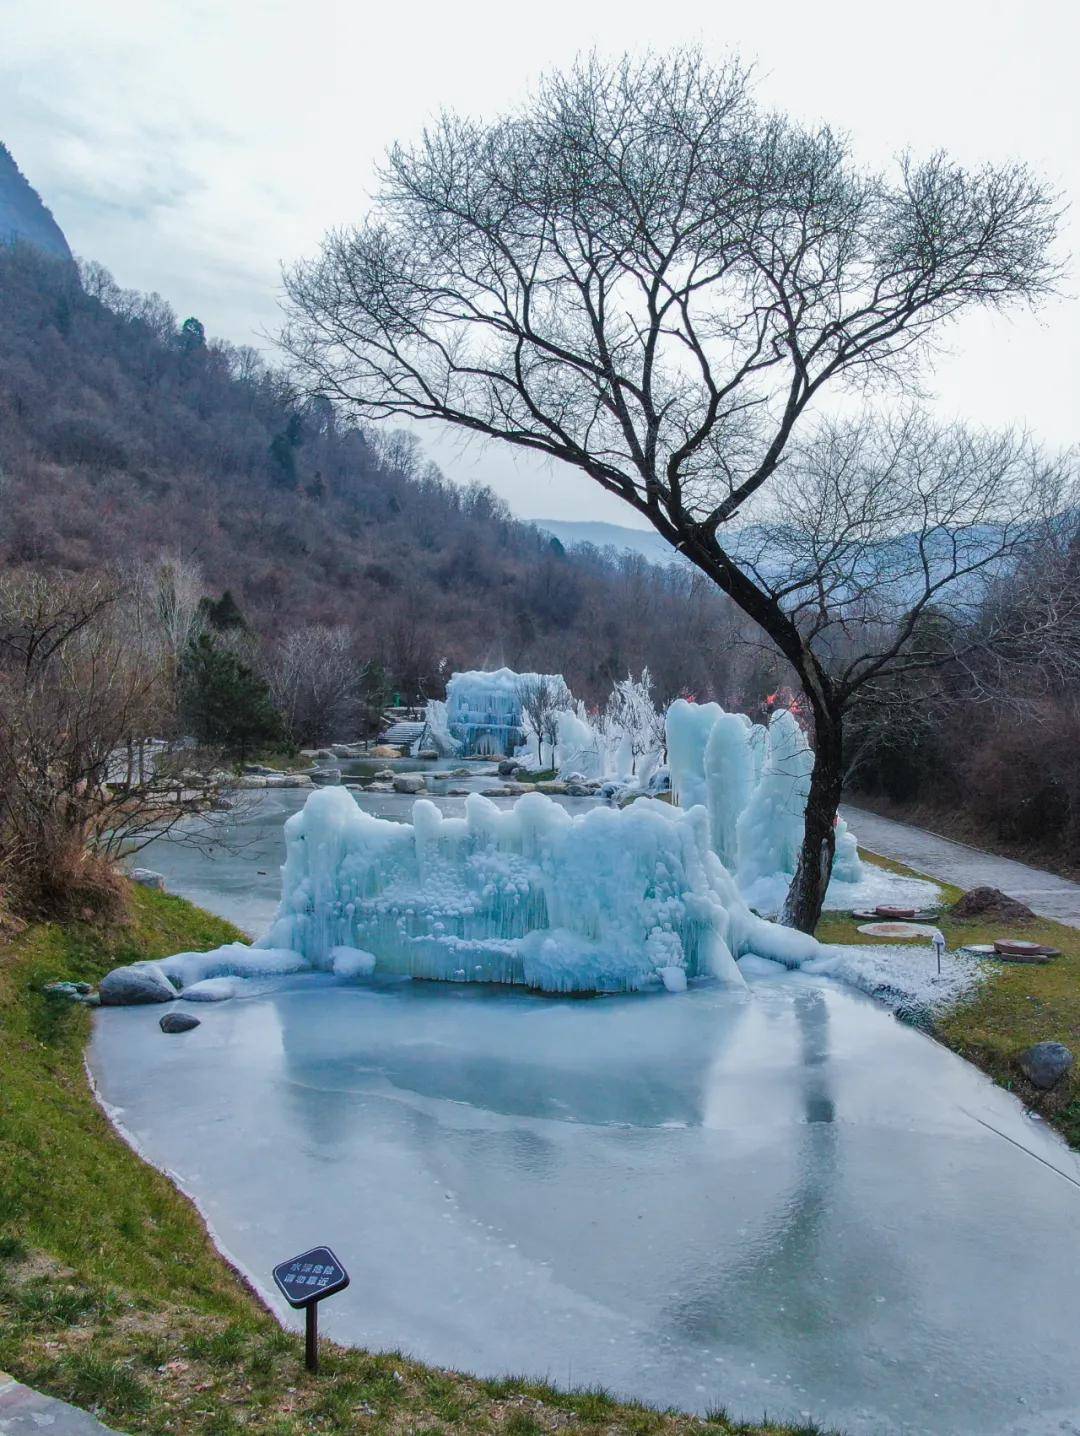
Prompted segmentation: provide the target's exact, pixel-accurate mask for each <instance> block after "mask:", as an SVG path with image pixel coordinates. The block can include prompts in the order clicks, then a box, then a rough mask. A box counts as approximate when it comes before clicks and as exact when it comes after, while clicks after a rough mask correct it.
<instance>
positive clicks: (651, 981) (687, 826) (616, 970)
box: [263, 788, 821, 992]
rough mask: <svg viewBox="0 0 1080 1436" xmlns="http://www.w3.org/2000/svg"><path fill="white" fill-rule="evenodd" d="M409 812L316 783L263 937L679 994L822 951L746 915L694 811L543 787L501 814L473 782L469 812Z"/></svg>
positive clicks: (487, 972) (410, 970)
mask: <svg viewBox="0 0 1080 1436" xmlns="http://www.w3.org/2000/svg"><path fill="white" fill-rule="evenodd" d="M412 816H413V821H412V823H411V824H408V823H392V822H387V821H385V820H383V819H380V818H375V817H372V816H371V815H370V814H368V813H365V812H364V811H363V810H362V809H361V808H359V807H358V806H357V805H356V803H355V802H354V801H353V799H352V798H351V796H350V795H349V794H348V793H347V792H345V791H343V790H342V789H340V788H324V789H320V790H317V791H315V792H313V793H312V794H311V795H310V797H309V798H308V800H307V803H306V804H305V806H304V808H303V810H302V811H301V812H299V813H297V814H295V815H294V816H293V817H292V818H290V819H289V820H288V822H287V823H286V825H285V842H286V854H287V856H286V861H285V866H284V868H283V870H282V872H283V885H282V901H281V908H280V911H279V914H278V917H277V918H276V920H275V921H274V923H273V924H272V926H271V928H270V932H269V933H268V935H267V936H266V938H265V939H263V941H264V942H265V943H266V945H267V946H268V947H270V948H276V949H288V950H291V951H293V952H295V953H299V954H301V955H302V957H303V958H304V959H305V960H306V961H307V962H309V963H311V965H312V966H313V967H316V968H327V967H330V966H331V965H332V962H333V957H332V954H333V952H334V949H335V948H338V947H340V946H347V947H353V948H360V949H362V950H364V951H368V952H373V953H374V954H375V955H376V959H377V971H379V972H384V973H387V972H396V973H404V974H409V975H411V976H416V977H428V978H441V979H444V980H450V981H458V982H509V983H521V984H524V985H525V986H527V987H536V988H541V989H542V990H544V991H548V992H623V991H637V990H640V989H642V988H647V987H658V986H661V985H663V986H664V987H666V988H667V989H668V990H675V988H674V986H673V984H675V983H676V982H677V981H678V979H677V978H676V977H675V975H674V974H675V973H676V971H678V972H681V973H682V974H683V977H682V981H683V982H685V980H686V978H688V977H691V978H692V977H700V976H710V977H714V978H719V979H721V980H722V981H724V982H729V983H734V984H736V985H738V984H740V983H741V981H742V978H741V976H740V974H739V971H738V968H737V966H736V964H735V961H734V959H735V958H737V957H739V956H741V955H742V954H743V953H745V952H750V951H753V952H757V953H759V954H760V955H761V956H765V957H776V958H778V959H779V960H781V961H788V962H790V961H804V960H806V959H808V958H810V957H812V956H817V955H819V953H820V951H821V949H820V947H819V945H818V944H817V943H815V941H814V939H813V938H809V937H806V936H805V935H804V934H802V933H795V932H792V931H790V930H787V929H783V928H779V927H776V926H774V925H773V924H771V923H767V922H765V921H763V920H762V919H760V918H757V917H755V916H754V915H753V914H752V913H751V912H750V910H749V909H748V908H747V906H746V904H745V903H744V902H743V901H742V899H741V898H740V897H739V894H738V892H737V890H736V888H735V885H734V883H733V881H732V879H731V878H730V876H729V875H728V873H727V872H726V871H725V869H724V868H723V866H722V864H721V863H720V862H719V861H718V860H717V859H716V857H715V855H714V854H713V853H712V852H711V851H710V849H709V844H708V830H707V817H706V814H705V813H704V811H703V810H701V809H695V810H691V811H689V812H683V811H681V810H679V809H675V808H672V807H670V806H669V805H668V804H665V803H658V802H654V801H652V800H650V799H647V798H641V799H639V800H638V801H637V802H636V803H634V804H633V805H632V806H631V807H629V808H625V809H622V810H619V809H614V808H605V807H597V808H594V809H592V810H591V811H589V812H587V813H583V814H580V815H578V816H573V817H572V816H571V815H570V814H569V813H567V812H566V810H565V809H564V808H562V807H560V806H559V805H558V804H557V803H555V802H554V801H553V800H552V799H550V798H547V797H545V796H543V795H542V794H539V793H530V794H527V795H526V796H525V797H523V798H520V799H519V800H518V801H517V803H515V804H514V806H513V807H512V808H511V809H509V810H507V811H502V810H500V809H499V808H497V807H496V806H495V805H494V804H493V803H492V802H490V801H489V800H487V799H486V798H484V797H482V796H480V795H479V794H475V793H474V794H472V795H470V797H469V798H468V799H467V800H466V803H465V816H464V818H446V817H444V816H443V815H442V813H441V812H440V811H439V809H438V808H437V807H436V806H435V805H434V804H433V803H431V802H429V801H427V800H426V799H420V800H418V801H417V802H416V803H415V804H414V806H413V812H412ZM665 974H666V975H665Z"/></svg>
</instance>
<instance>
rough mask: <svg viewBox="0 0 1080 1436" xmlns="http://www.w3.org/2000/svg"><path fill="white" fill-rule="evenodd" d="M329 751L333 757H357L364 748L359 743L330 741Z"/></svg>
mask: <svg viewBox="0 0 1080 1436" xmlns="http://www.w3.org/2000/svg"><path fill="white" fill-rule="evenodd" d="M330 751H331V753H332V754H333V755H334V757H335V758H359V757H361V756H362V754H363V751H364V750H363V749H362V748H361V746H360V744H359V743H331V744H330Z"/></svg>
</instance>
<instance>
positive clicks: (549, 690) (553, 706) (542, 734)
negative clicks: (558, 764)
mask: <svg viewBox="0 0 1080 1436" xmlns="http://www.w3.org/2000/svg"><path fill="white" fill-rule="evenodd" d="M516 688H517V700H518V702H519V703H520V704H521V711H522V713H523V714H524V715H525V717H526V719H527V720H528V724H529V726H530V727H531V728H532V731H533V733H534V734H535V735H536V757H537V761H538V762H539V763H540V765H541V767H542V766H543V763H544V744H545V743H550V745H551V761H552V762H553V763H554V761H555V744H556V743H557V742H558V741H559V720H558V714H559V713H561V712H564V711H565V710H566V709H567V708H570V707H571V706H572V704H573V699H572V698H571V696H570V692H569V689H568V688H567V686H566V684H565V683H564V682H563V680H562V679H561V678H560V677H559V676H558V675H557V674H552V673H523V674H522V675H521V676H520V678H519V679H518V681H517V685H516Z"/></svg>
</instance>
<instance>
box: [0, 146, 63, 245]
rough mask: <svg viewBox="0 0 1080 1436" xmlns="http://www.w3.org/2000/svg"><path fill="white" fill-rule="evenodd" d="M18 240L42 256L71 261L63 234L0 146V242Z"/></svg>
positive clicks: (9, 155)
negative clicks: (36, 250)
mask: <svg viewBox="0 0 1080 1436" xmlns="http://www.w3.org/2000/svg"><path fill="white" fill-rule="evenodd" d="M15 240H21V241H23V242H24V243H25V244H32V245H33V246H34V248H35V249H40V250H41V251H42V253H43V254H48V255H51V256H52V257H53V258H54V259H66V260H68V261H69V262H70V260H71V250H70V249H69V248H68V242H67V240H66V239H65V238H64V232H63V230H62V229H61V228H60V226H59V225H58V224H57V222H56V220H55V219H53V216H52V211H51V210H49V209H48V208H46V206H45V204H44V203H43V202H42V199H41V196H40V195H39V194H38V192H37V190H36V189H34V187H33V186H32V185H31V184H30V182H29V180H28V179H27V178H26V176H25V175H24V174H23V173H22V171H21V170H20V169H19V166H18V165H17V164H16V163H15V160H14V158H13V157H12V154H11V151H10V150H9V149H8V148H7V146H6V145H4V144H0V242H2V243H5V244H10V243H12V242H13V241H15Z"/></svg>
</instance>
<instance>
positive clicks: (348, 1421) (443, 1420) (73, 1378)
mask: <svg viewBox="0 0 1080 1436" xmlns="http://www.w3.org/2000/svg"><path fill="white" fill-rule="evenodd" d="M237 935H238V934H237V933H236V931H235V929H233V928H231V927H230V926H229V924H228V923H226V922H223V921H221V920H219V919H217V918H213V917H210V916H209V915H207V914H206V913H203V912H200V911H199V910H198V909H197V908H194V907H192V906H190V904H188V903H185V902H183V901H182V900H181V899H179V898H174V897H168V896H165V895H163V894H160V893H154V892H148V891H146V890H144V889H141V888H136V889H135V890H134V892H133V894H132V899H131V912H130V918H129V921H128V922H126V923H125V924H124V925H123V926H120V927H116V928H114V929H112V930H110V931H101V930H100V929H96V928H92V927H86V926H80V925H73V926H65V927H60V926H56V925H39V926H35V927H31V928H29V929H27V930H26V931H25V932H23V933H22V934H20V935H19V936H18V937H16V938H15V939H14V940H12V941H10V942H9V943H7V944H6V945H4V944H2V943H0V1368H2V1369H4V1370H6V1371H9V1372H10V1373H11V1374H12V1375H14V1376H16V1377H17V1378H18V1379H19V1380H21V1381H25V1382H27V1383H28V1384H29V1385H33V1386H37V1387H39V1388H40V1389H41V1390H43V1391H47V1392H50V1393H52V1394H53V1395H55V1396H60V1397H63V1398H65V1399H66V1400H69V1401H73V1402H75V1403H76V1404H78V1405H82V1406H86V1407H90V1408H92V1409H94V1410H95V1411H97V1412H98V1413H99V1415H100V1416H101V1417H102V1419H103V1420H104V1421H105V1422H106V1423H107V1424H108V1425H111V1426H115V1427H116V1428H118V1429H119V1430H121V1431H127V1432H156V1433H162V1436H165V1433H168V1436H191V1433H205V1436H239V1433H243V1432H247V1433H252V1432H253V1433H259V1436H300V1434H301V1433H304V1434H305V1436H309V1433H346V1432H348V1433H367V1432H387V1433H395V1436H396V1433H401V1436H405V1433H407V1432H408V1433H413V1436H436V1433H449V1432H456V1433H462V1432H476V1433H495V1432H501V1433H504V1436H540V1433H545V1432H563V1431H569V1432H574V1433H578V1436H600V1433H605V1436H615V1433H626V1436H652V1433H656V1436H675V1433H680V1436H681V1433H689V1432H712V1433H715V1436H722V1433H732V1432H740V1433H747V1436H749V1433H757V1432H771V1433H785V1432H786V1433H789V1436H793V1433H795V1432H803V1433H810V1432H812V1431H815V1430H816V1429H817V1428H815V1427H806V1426H804V1427H798V1428H791V1427H786V1426H783V1425H772V1424H768V1423H766V1424H764V1425H760V1426H759V1425H756V1424H753V1423H751V1424H740V1423H738V1422H733V1421H730V1420H728V1419H727V1418H726V1417H725V1416H724V1415H723V1413H722V1412H720V1411H717V1412H715V1413H713V1414H712V1416H711V1417H709V1418H707V1419H706V1418H697V1417H692V1416H687V1415H682V1414H679V1413H677V1412H659V1411H654V1410H652V1409H649V1408H647V1407H644V1406H637V1405H632V1404H629V1405H628V1404H623V1403H619V1402H616V1401H613V1400H612V1399H610V1398H609V1397H608V1396H606V1395H604V1394H603V1393H601V1392H584V1393H577V1394H567V1393H562V1392H556V1391H554V1390H553V1389H552V1388H550V1387H548V1386H545V1385H542V1384H539V1383H536V1382H532V1381H528V1380H518V1379H507V1380H505V1381H481V1380H478V1379H476V1378H473V1377H468V1376H462V1375H459V1374H457V1373H454V1372H448V1371H440V1370H435V1369H433V1368H431V1367H426V1366H422V1365H420V1364H419V1363H417V1362H415V1361H411V1360H408V1359H407V1358H404V1357H402V1356H398V1355H382V1356H376V1355H372V1354H371V1353H368V1352H364V1351H360V1350H354V1349H348V1348H343V1347H338V1346H334V1345H333V1344H331V1343H324V1344H323V1351H322V1366H323V1371H322V1374H321V1375H320V1376H319V1377H318V1378H313V1377H310V1376H308V1375H307V1373H306V1372H305V1370H304V1366H303V1342H302V1338H300V1337H297V1336H294V1335H292V1334H291V1333H289V1332H286V1331H283V1330H282V1328H281V1327H280V1326H279V1325H278V1323H277V1321H276V1320H275V1319H274V1317H273V1316H272V1315H271V1313H270V1312H268V1311H267V1310H266V1309H265V1308H264V1307H263V1306H262V1305H261V1304H260V1303H259V1302H258V1300H257V1299H256V1298H255V1297H254V1296H253V1295H252V1293H251V1292H250V1291H249V1290H248V1288H247V1287H246V1286H245V1285H244V1283H243V1281H242V1280H241V1279H240V1278H239V1277H238V1276H237V1274H236V1273H234V1272H233V1271H232V1269H231V1268H230V1267H229V1266H228V1265H226V1263H225V1262H224V1261H223V1260H222V1259H221V1258H220V1256H219V1255H218V1254H217V1252H216V1251H215V1250H214V1248H213V1246H212V1245H211V1243H210V1241H209V1239H208V1238H207V1235H206V1232H205V1230H204V1228H203V1225H202V1222H201V1221H200V1219H199V1217H198V1214H197V1213H196V1211H195V1210H194V1208H193V1207H192V1206H191V1204H190V1203H189V1202H188V1201H187V1200H186V1199H185V1198H184V1197H183V1196H181V1195H180V1193H179V1192H177V1191H176V1189H175V1188H174V1187H173V1186H172V1185H171V1184H170V1183H169V1182H168V1181H166V1179H165V1178H164V1177H163V1176H161V1175H160V1174H159V1173H158V1172H156V1171H154V1170H153V1169H152V1168H150V1167H148V1166H146V1165H144V1164H143V1163H142V1162H141V1161H140V1160H139V1159H138V1158H137V1157H136V1156H135V1155H134V1153H132V1152H131V1151H130V1149H129V1148H128V1147H127V1146H125V1145H124V1143H123V1142H122V1141H121V1140H120V1139H119V1137H117V1136H116V1134H115V1133H114V1132H113V1129H112V1128H111V1126H110V1125H109V1123H108V1122H107V1121H106V1119H105V1117H104V1115H103V1114H102V1112H101V1111H100V1109H99V1108H98V1107H97V1105H96V1103H95V1102H94V1099H93V1096H92V1094H91V1091H90V1088H89V1084H88V1081H87V1077H86V1072H85V1069H84V1066H83V1048H84V1045H85V1042H86V1039H87V1035H88V1033H89V1026H90V1014H89V1012H88V1011H87V1010H86V1009H85V1008H84V1007H82V1006H79V1005H76V1004H72V1003H68V1002H66V1001H64V1000H62V999H55V998H47V997H45V996H44V994H43V993H42V991H41V989H42V986H43V985H44V984H45V983H46V982H48V981H50V980H52V979H54V978H70V979H76V980H77V979H83V980H86V981H88V982H95V981H97V980H98V979H99V978H100V977H101V976H102V975H103V974H104V973H105V972H106V971H108V970H109V968H111V967H113V966H116V965H117V964H118V963H122V962H131V961H133V960H136V959H138V958H144V957H160V956H164V955H165V954H167V953H170V952H177V951H181V950H185V949H195V948H208V947H212V946H215V945H216V944H218V943H221V942H223V941H228V940H230V939H232V938H234V937H236V936H237ZM178 1040H183V1039H178V1038H162V1041H178ZM170 1100H172V1099H171V1097H170V1094H168V1093H164V1092H163V1093H162V1094H161V1101H162V1103H163V1104H164V1103H168V1102H169V1101H170Z"/></svg>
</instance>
